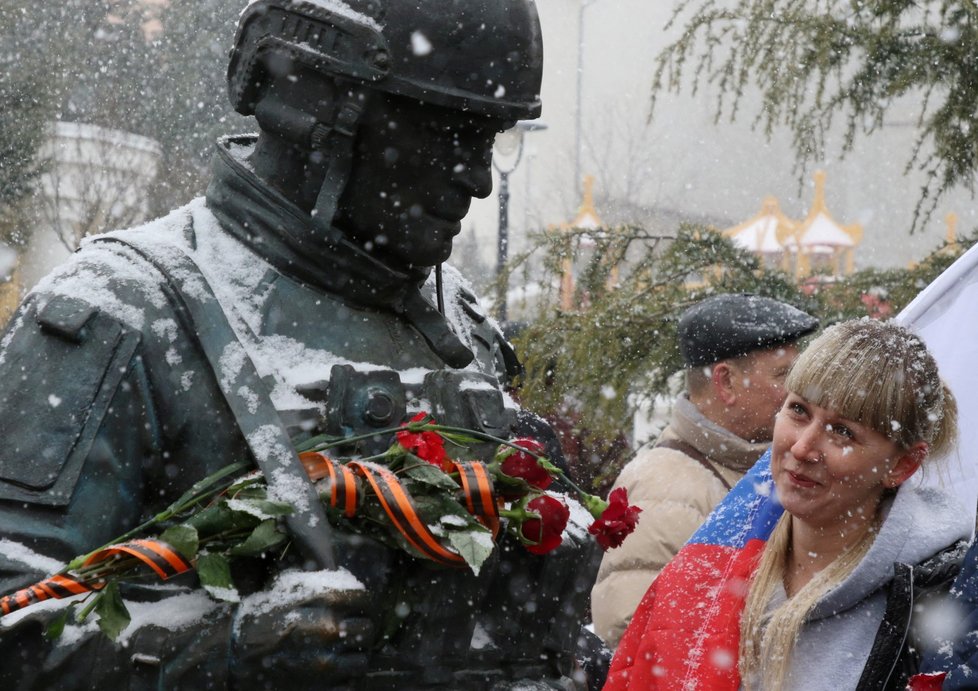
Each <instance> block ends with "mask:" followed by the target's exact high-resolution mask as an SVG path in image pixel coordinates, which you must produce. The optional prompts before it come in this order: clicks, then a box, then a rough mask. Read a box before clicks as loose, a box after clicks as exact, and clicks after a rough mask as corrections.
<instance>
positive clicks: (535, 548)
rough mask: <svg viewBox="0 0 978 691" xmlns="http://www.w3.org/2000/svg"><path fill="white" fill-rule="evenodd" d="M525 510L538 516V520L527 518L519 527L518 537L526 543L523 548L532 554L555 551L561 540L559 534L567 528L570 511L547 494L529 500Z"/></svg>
mask: <svg viewBox="0 0 978 691" xmlns="http://www.w3.org/2000/svg"><path fill="white" fill-rule="evenodd" d="M526 510H527V511H533V512H536V513H538V514H540V518H532V517H531V518H527V519H525V520H524V521H523V523H522V524H521V525H520V537H522V538H523V540H525V541H526V542H524V544H523V546H524V547H526V549H527V551H529V552H532V553H533V554H546V553H547V552H550V551H551V550H554V549H556V548H557V545H559V544H560V543H561V541H562V539H563V538H562V537H561V534H562V533H563V532H564V528H566V527H567V520H568V519H569V518H570V510H569V509H568V508H567V507H566V506H565V505H564V503H563V502H561V501H558V500H557V499H554V498H553V497H551V496H550V495H549V494H541V495H540V496H539V497H537V498H536V499H532V500H530V501H529V502H528V503H527V505H526ZM527 543H532V544H527Z"/></svg>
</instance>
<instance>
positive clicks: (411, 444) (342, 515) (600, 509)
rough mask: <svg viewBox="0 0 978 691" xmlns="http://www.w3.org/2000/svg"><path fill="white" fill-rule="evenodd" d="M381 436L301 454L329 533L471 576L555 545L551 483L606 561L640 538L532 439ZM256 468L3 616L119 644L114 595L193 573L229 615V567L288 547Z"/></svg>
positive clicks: (436, 433)
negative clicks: (496, 558) (510, 547)
mask: <svg viewBox="0 0 978 691" xmlns="http://www.w3.org/2000/svg"><path fill="white" fill-rule="evenodd" d="M384 433H388V434H389V433H393V437H394V439H393V443H392V444H391V445H390V447H389V448H388V449H387V450H386V451H384V452H383V453H381V454H378V455H375V456H367V457H362V456H360V457H355V458H348V459H340V458H338V457H337V458H334V457H332V456H331V455H330V452H331V451H332V450H333V449H336V448H339V447H343V448H350V447H351V445H352V444H355V443H356V442H357V441H358V440H360V437H346V438H342V439H335V438H326V437H317V438H314V439H311V440H308V441H306V442H304V443H303V444H301V445H297V451H298V452H299V460H300V461H301V462H302V465H303V467H304V469H305V471H306V473H307V475H308V476H309V478H310V480H311V481H312V482H313V483H314V485H315V487H316V490H317V493H318V495H319V497H320V499H321V500H322V501H323V502H324V504H325V506H326V509H327V515H328V516H329V519H330V522H331V524H332V525H333V526H334V527H335V528H336V529H338V530H343V531H349V532H353V533H358V534H361V535H366V536H369V537H371V538H374V539H376V540H379V541H381V542H383V543H385V544H387V545H389V546H391V547H394V548H397V549H401V550H403V551H405V552H407V553H409V554H411V555H413V556H415V557H417V558H421V559H427V560H430V561H433V562H435V563H438V564H441V565H444V566H447V567H461V568H469V569H471V571H472V572H473V573H475V574H478V573H479V570H480V569H481V567H482V565H483V564H484V562H485V561H486V559H488V558H489V556H490V555H491V554H492V552H493V550H494V549H495V547H496V543H497V541H498V540H499V539H500V536H501V535H502V534H503V533H509V534H511V535H512V536H513V537H514V538H515V539H516V540H518V541H519V542H520V543H521V544H522V545H523V546H524V547H525V548H526V549H527V550H528V551H529V552H531V553H533V554H546V553H547V552H550V551H551V550H553V549H555V548H556V547H557V546H558V545H560V543H561V541H562V535H563V533H564V529H565V527H566V526H567V523H568V519H569V517H570V508H569V507H568V501H571V500H570V499H569V498H568V497H565V496H563V495H561V494H556V493H554V492H553V491H552V489H551V488H552V487H553V486H554V484H555V483H557V484H558V485H560V486H563V487H564V488H565V489H567V490H569V491H570V493H571V494H573V495H576V498H577V500H579V501H580V503H581V505H583V507H584V508H585V509H586V510H587V511H588V512H589V513H590V514H591V516H592V517H593V518H594V519H595V520H594V521H593V523H592V524H591V525H590V527H589V528H588V531H589V533H591V534H592V535H593V536H594V537H595V539H596V541H597V542H598V544H599V545H600V546H601V548H602V549H609V548H613V547H617V546H618V545H620V544H621V543H622V541H623V540H624V539H625V537H626V536H627V535H629V534H630V533H631V532H632V531H633V530H634V529H635V526H636V525H637V521H638V514H639V512H640V511H641V509H639V508H637V507H634V506H629V504H628V497H627V495H626V493H625V490H624V489H621V488H619V489H616V490H614V491H613V492H612V493H611V495H610V496H609V500H608V501H605V500H603V499H601V498H600V497H597V496H594V495H590V494H587V493H585V492H584V491H582V490H581V489H580V488H579V487H577V486H576V485H574V483H573V482H571V480H570V479H569V478H567V477H566V476H565V475H564V474H563V473H562V471H561V470H560V469H559V468H557V467H556V466H555V465H553V464H552V463H551V462H550V461H549V460H548V459H547V458H546V457H545V455H544V448H543V446H542V445H541V444H540V442H538V441H536V440H534V439H529V438H522V439H514V440H503V439H497V438H495V437H492V436H489V435H487V434H485V433H483V432H478V431H474V430H469V429H464V428H457V427H449V426H445V425H439V424H437V423H436V422H435V421H434V420H433V419H432V418H431V417H430V416H429V415H427V414H426V413H419V414H418V415H416V416H415V417H414V418H413V419H412V420H411V421H410V422H407V423H405V424H403V425H402V426H400V427H398V428H395V429H391V430H386V431H385V432H381V434H384ZM376 434H377V433H373V434H371V435H370V436H371V437H373V436H375V435H376ZM364 438H366V437H364ZM482 442H492V443H495V444H498V447H497V449H496V452H495V454H494V456H493V458H492V459H491V460H490V461H489V462H484V461H481V460H468V461H465V460H456V459H457V458H459V457H463V456H466V455H469V454H470V452H471V447H472V445H473V444H477V443H482ZM453 456H454V457H455V458H453ZM251 468H252V466H251V464H249V463H244V462H242V463H235V464H232V465H229V466H227V467H225V468H223V469H221V470H220V471H218V472H216V473H214V474H213V475H210V476H208V477H206V478H204V479H203V480H201V481H200V482H198V483H196V484H195V485H194V486H193V487H191V488H190V489H189V490H188V491H187V492H186V493H185V494H184V495H183V496H181V497H180V498H179V499H178V500H177V501H176V502H174V503H173V504H171V505H170V506H169V507H167V508H166V509H165V510H164V511H162V512H160V513H159V514H157V515H156V516H154V517H153V518H151V519H150V520H148V521H146V522H145V523H143V524H142V525H139V526H137V527H136V528H134V529H133V530H131V531H129V532H128V533H126V534H125V535H121V536H119V537H118V538H117V539H115V540H113V541H112V542H111V543H110V544H107V545H104V546H102V547H100V548H98V549H96V550H93V551H92V552H89V553H88V554H85V555H82V556H79V557H77V558H75V559H73V560H72V561H71V562H69V563H68V564H67V565H66V566H65V567H64V569H62V570H61V571H60V572H58V573H57V574H55V575H53V576H51V577H49V578H46V579H44V580H42V581H40V582H38V583H36V584H34V585H32V586H30V587H28V588H25V589H23V590H19V591H17V592H16V593H12V594H10V595H6V596H4V597H2V598H0V616H4V615H7V614H10V613H12V612H14V611H17V610H20V609H23V608H24V607H28V606H30V605H31V604H34V603H36V602H40V601H44V600H48V599H60V598H66V597H71V596H77V595H81V596H84V597H82V598H79V599H78V600H77V601H75V602H73V603H72V604H71V605H70V606H69V607H68V608H66V609H65V610H64V612H62V613H61V615H60V616H59V617H57V618H56V619H55V620H54V622H53V624H52V625H51V626H50V628H49V635H52V636H55V635H58V634H59V633H60V631H61V629H63V627H64V625H65V623H66V622H67V619H68V617H69V616H72V617H74V620H75V621H83V620H84V619H85V618H86V617H88V616H89V615H91V614H92V613H93V612H94V614H95V616H96V617H97V618H98V625H99V627H100V628H101V629H102V631H103V632H104V633H105V634H106V635H108V636H110V637H113V638H114V637H116V636H118V634H119V633H120V632H121V631H122V630H123V629H124V628H125V627H126V626H127V625H128V623H129V621H130V618H129V614H128V612H127V611H126V608H125V604H124V603H123V601H122V597H121V595H120V592H119V585H120V583H122V582H133V581H138V580H145V579H153V578H159V579H163V580H166V579H169V578H171V577H173V576H176V575H179V574H182V573H185V572H187V571H190V570H196V572H197V576H198V579H199V581H200V584H201V585H202V586H203V588H205V589H206V590H207V592H208V593H209V594H210V595H211V596H212V597H214V598H216V599H219V600H225V601H231V602H234V601H237V599H238V594H237V590H236V589H235V587H234V583H233V581H232V578H231V568H230V564H231V561H232V560H234V559H236V558H241V557H253V556H260V555H263V554H275V553H277V552H278V551H282V550H284V549H285V548H286V547H287V545H288V543H289V534H288V532H287V530H286V528H285V527H284V525H283V524H282V519H283V517H285V516H287V515H289V514H291V513H292V512H293V511H294V510H295V509H294V506H293V505H292V504H291V503H290V502H288V501H282V500H281V498H280V497H276V496H271V495H270V493H269V491H268V485H267V483H266V481H265V478H264V477H263V476H262V474H261V472H260V471H255V470H251Z"/></svg>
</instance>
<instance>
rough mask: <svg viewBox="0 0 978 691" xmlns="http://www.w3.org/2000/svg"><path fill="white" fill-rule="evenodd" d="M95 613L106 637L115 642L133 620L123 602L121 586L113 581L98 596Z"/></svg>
mask: <svg viewBox="0 0 978 691" xmlns="http://www.w3.org/2000/svg"><path fill="white" fill-rule="evenodd" d="M96 597H97V598H98V601H97V603H96V604H95V613H96V614H97V615H98V627H99V628H100V629H101V630H102V633H104V634H105V635H106V636H108V637H109V638H111V639H112V640H115V639H116V638H118V637H119V634H120V633H122V631H123V629H125V628H126V627H127V626H129V622H130V621H132V618H131V617H130V616H129V610H127V609H126V604H125V603H124V602H123V601H122V595H121V594H120V593H119V584H118V583H116V582H115V581H112V582H111V583H109V584H108V585H107V586H105V587H104V588H103V589H102V590H101V591H100V592H99V593H98V595H96Z"/></svg>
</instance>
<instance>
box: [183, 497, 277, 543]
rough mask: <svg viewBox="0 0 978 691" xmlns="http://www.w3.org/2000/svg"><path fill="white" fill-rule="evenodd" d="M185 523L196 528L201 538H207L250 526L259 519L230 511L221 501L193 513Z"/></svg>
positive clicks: (240, 512)
mask: <svg viewBox="0 0 978 691" xmlns="http://www.w3.org/2000/svg"><path fill="white" fill-rule="evenodd" d="M185 523H186V524H187V525H190V526H193V527H194V528H196V529H197V533H198V535H199V536H200V537H201V538H207V537H210V536H212V535H218V534H220V533H225V532H228V531H230V530H235V529H239V528H252V527H254V526H256V525H258V523H260V520H259V519H258V518H256V517H255V516H252V515H249V514H247V513H245V512H244V511H232V510H231V509H229V508H228V507H227V506H226V505H225V504H224V503H223V502H222V503H221V504H219V505H217V506H211V507H208V508H206V509H204V510H203V511H201V512H200V513H196V514H194V515H193V516H191V517H190V518H188V519H187V520H186V521H185Z"/></svg>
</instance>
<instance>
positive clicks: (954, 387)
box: [896, 245, 978, 525]
mask: <svg viewBox="0 0 978 691" xmlns="http://www.w3.org/2000/svg"><path fill="white" fill-rule="evenodd" d="M896 320H897V321H898V322H900V323H901V324H903V325H905V326H907V327H909V328H910V329H912V330H913V331H914V332H915V333H917V334H919V335H920V337H921V338H923V339H924V341H925V342H926V343H927V347H928V348H930V351H931V352H932V353H933V354H934V357H935V358H936V359H937V365H938V367H939V368H940V370H941V376H942V377H943V378H944V380H945V381H946V382H947V383H948V386H950V388H951V391H952V393H953V394H954V397H955V398H956V399H957V402H958V423H959V428H960V429H959V432H958V444H957V449H956V451H954V452H952V453H951V455H950V457H949V458H946V459H941V465H942V466H943V467H942V469H941V472H938V473H925V482H928V483H936V484H940V485H941V486H943V487H944V488H945V489H949V490H950V491H951V492H953V493H954V494H955V495H957V496H958V498H959V499H960V500H961V503H962V504H963V505H964V508H965V510H966V511H968V512H970V514H971V517H972V521H971V522H972V525H973V524H974V522H975V521H974V518H975V512H976V509H978V245H975V246H974V247H972V248H971V249H970V250H968V251H967V252H965V253H964V254H963V255H962V256H961V257H960V258H959V259H958V260H957V261H956V262H954V263H953V264H952V265H951V266H949V267H948V268H947V270H946V271H944V273H942V274H941V275H940V276H938V277H937V278H936V279H935V280H934V282H933V283H931V284H930V285H929V286H927V287H926V288H924V289H923V290H922V291H921V292H920V294H919V295H918V296H917V297H916V298H914V300H913V302H911V303H910V304H909V305H907V307H906V308H905V309H904V310H903V311H902V312H900V314H899V315H898V316H897V317H896Z"/></svg>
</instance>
